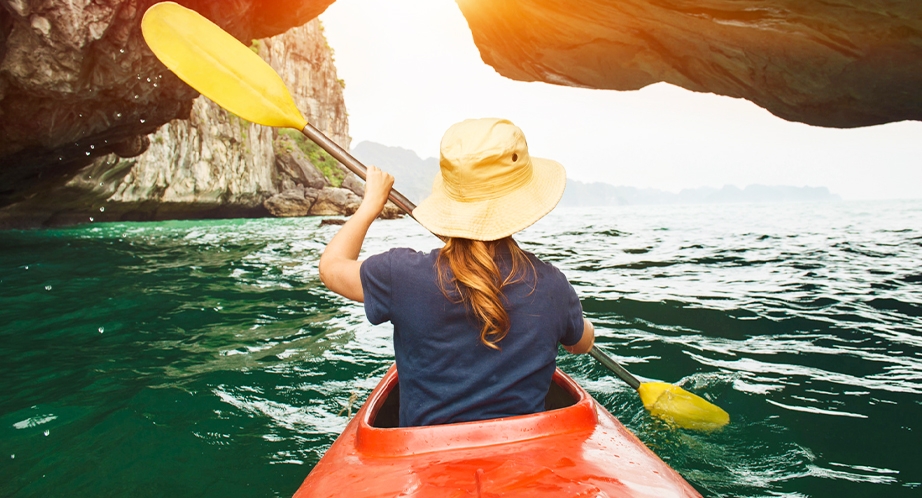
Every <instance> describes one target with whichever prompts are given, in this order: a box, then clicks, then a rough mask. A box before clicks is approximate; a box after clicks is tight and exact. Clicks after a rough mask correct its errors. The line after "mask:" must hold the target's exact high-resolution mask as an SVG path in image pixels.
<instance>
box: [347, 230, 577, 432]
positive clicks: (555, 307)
mask: <svg viewBox="0 0 922 498" xmlns="http://www.w3.org/2000/svg"><path fill="white" fill-rule="evenodd" d="M438 254H439V251H438V249H436V250H434V251H432V252H430V253H428V254H426V253H422V252H417V251H413V250H411V249H391V250H390V251H387V252H385V253H382V254H376V255H374V256H371V257H370V258H368V259H367V260H365V261H364V262H363V263H362V266H361V271H360V274H361V280H362V291H363V292H364V295H365V315H366V316H367V317H368V321H370V322H371V323H373V324H376V325H377V324H379V323H383V322H386V321H390V322H391V323H392V324H393V325H394V353H395V356H396V361H397V372H398V375H399V377H400V425H401V427H411V426H419V425H434V424H447V423H454V422H467V421H473V420H485V419H491V418H498V417H507V416H513V415H525V414H529V413H538V412H541V411H543V410H544V398H545V396H546V395H547V391H548V388H549V387H550V384H551V377H552V375H553V373H554V368H555V367H556V358H557V344H558V343H562V344H564V345H566V346H572V345H574V344H576V343H577V342H579V340H580V338H582V333H583V318H582V317H583V310H582V306H581V305H580V302H579V298H578V297H577V296H576V291H575V290H574V289H573V286H571V285H570V283H569V282H567V279H566V277H565V276H564V275H563V274H562V273H561V272H560V270H558V269H557V268H555V267H553V266H552V265H549V264H547V263H544V262H542V261H540V260H539V259H538V258H536V257H535V256H534V255H533V254H530V253H526V254H527V256H528V258H529V260H530V261H531V263H532V264H533V265H534V267H535V274H536V277H537V282H535V281H534V279H533V278H531V272H530V271H529V269H528V268H526V269H525V271H526V273H525V274H526V275H528V276H529V278H527V279H526V280H525V281H519V282H516V283H514V284H511V285H507V286H506V287H504V288H503V295H504V297H505V299H506V311H507V312H508V313H509V317H510V321H511V328H510V330H509V333H508V334H507V335H506V337H505V338H504V339H503V340H502V341H500V342H499V343H498V346H499V347H500V350H498V351H497V350H495V349H491V348H489V347H487V346H486V345H484V344H483V343H482V342H481V341H480V328H481V326H480V323H479V322H478V321H477V320H476V319H475V318H474V317H473V316H472V313H471V312H470V307H469V306H468V305H467V304H462V303H457V302H452V300H450V299H448V298H446V297H445V295H444V294H443V293H442V290H441V288H440V287H439V282H438V274H437V271H436V259H437V258H438ZM508 260H509V254H508V251H507V250H506V249H505V248H501V246H500V247H498V249H497V263H498V265H499V267H500V271H501V272H502V274H503V275H507V274H508V271H509V264H508ZM449 276H451V274H450V272H449Z"/></svg>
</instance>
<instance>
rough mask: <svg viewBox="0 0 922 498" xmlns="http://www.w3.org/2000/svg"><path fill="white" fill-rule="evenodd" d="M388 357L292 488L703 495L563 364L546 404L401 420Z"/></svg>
mask: <svg viewBox="0 0 922 498" xmlns="http://www.w3.org/2000/svg"><path fill="white" fill-rule="evenodd" d="M398 390H399V384H398V378H397V370H396V368H395V367H391V368H390V370H388V372H387V373H386V374H385V376H384V378H383V379H382V380H381V382H380V383H379V384H378V386H377V387H376V388H375V390H374V391H372V393H371V395H370V396H369V398H368V401H366V402H365V404H364V405H363V406H362V408H361V409H360V410H359V412H358V413H357V414H356V416H355V417H354V418H353V419H352V421H350V422H349V425H348V426H346V429H345V430H344V431H343V433H342V434H341V435H340V436H339V438H337V439H336V441H335V442H334V443H333V446H331V447H330V449H329V450H328V451H327V452H326V454H325V455H324V456H323V458H321V459H320V462H318V463H317V466H316V467H314V470H313V471H312V472H311V473H310V474H309V475H308V476H307V478H306V479H305V480H304V483H303V484H302V485H301V487H300V488H299V489H298V491H297V492H296V493H295V498H307V497H317V498H320V497H340V496H349V497H356V498H358V497H372V496H374V497H385V496H388V497H390V496H416V497H440V498H441V497H481V496H482V497H487V496H503V497H516V496H521V497H525V496H527V497H538V498H540V497H551V496H553V497H560V496H593V497H596V496H619V497H641V496H643V497H658V498H662V497H671V496H680V497H698V496H701V495H700V494H698V492H697V491H695V489H694V488H693V487H692V486H691V485H690V484H689V483H688V482H686V481H685V480H684V479H683V478H682V477H681V476H680V475H679V474H678V473H677V472H676V471H675V470H673V469H672V468H670V467H669V466H668V465H666V463H665V462H663V461H662V460H660V458H659V457H657V456H656V455H655V454H654V453H653V452H652V451H650V450H649V449H648V448H647V447H646V446H644V444H643V443H642V442H640V440H639V439H637V437H636V436H634V435H633V434H632V433H631V432H630V431H628V430H627V429H626V428H625V427H624V426H623V425H622V424H621V422H619V421H618V419H616V418H615V417H614V416H612V415H611V414H610V413H609V412H608V411H607V410H606V409H605V408H604V407H602V406H601V405H600V404H598V403H597V402H596V401H595V400H594V399H592V397H591V396H590V395H589V393H587V392H586V391H585V390H584V389H583V388H582V387H580V386H579V385H578V384H577V383H576V382H575V381H574V380H573V379H571V378H570V377H568V376H567V375H566V374H564V373H563V372H561V371H560V370H559V369H558V370H557V371H556V372H555V373H554V379H553V382H552V383H551V389H550V392H549V393H548V397H547V400H546V403H545V404H546V406H547V408H548V410H547V411H545V412H542V413H535V414H531V415H522V416H517V417H506V418H500V419H493V420H484V421H479V422H465V423H458V424H445V425H435V426H428V427H404V428H400V427H397V410H398V407H399V401H398Z"/></svg>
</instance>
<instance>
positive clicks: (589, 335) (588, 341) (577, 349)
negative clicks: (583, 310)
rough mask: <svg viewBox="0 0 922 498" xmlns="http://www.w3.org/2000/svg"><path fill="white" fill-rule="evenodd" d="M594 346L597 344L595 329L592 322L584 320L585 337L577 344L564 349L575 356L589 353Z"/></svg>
mask: <svg viewBox="0 0 922 498" xmlns="http://www.w3.org/2000/svg"><path fill="white" fill-rule="evenodd" d="M593 344H595V327H593V326H592V322H590V321H589V320H587V319H585V318H583V336H582V337H581V338H580V339H579V342H577V343H576V344H574V345H572V346H564V347H563V348H564V349H566V350H567V351H568V352H570V353H573V354H583V353H588V352H589V350H590V349H592V345H593Z"/></svg>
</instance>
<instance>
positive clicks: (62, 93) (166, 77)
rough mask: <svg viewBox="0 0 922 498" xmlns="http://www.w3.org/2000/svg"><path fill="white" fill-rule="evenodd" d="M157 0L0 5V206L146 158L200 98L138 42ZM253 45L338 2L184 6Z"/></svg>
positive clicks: (196, 1)
mask: <svg viewBox="0 0 922 498" xmlns="http://www.w3.org/2000/svg"><path fill="white" fill-rule="evenodd" d="M154 3H157V2H156V1H155V0H107V1H105V2H48V1H45V0H0V206H5V205H9V204H12V203H15V202H18V201H21V200H23V199H26V198H29V197H30V196H32V195H35V193H36V192H38V191H42V190H43V189H46V188H48V187H50V186H53V185H60V184H61V183H62V182H64V181H66V179H67V178H69V177H71V176H73V175H74V174H75V173H76V172H77V171H78V170H79V169H80V168H82V167H83V166H86V165H87V164H89V163H90V162H91V161H92V160H93V158H95V157H98V156H102V155H105V154H108V153H111V152H115V153H117V154H119V155H122V156H123V157H129V156H131V155H137V154H140V153H141V152H143V151H144V141H143V140H142V138H141V137H144V136H146V135H148V134H150V133H153V132H154V131H156V130H157V128H159V127H160V126H161V125H163V124H165V123H167V122H169V121H171V120H173V119H176V118H188V117H189V113H190V110H191V108H192V100H193V99H194V98H195V97H197V96H198V93H197V92H196V91H194V90H192V89H191V88H189V87H188V86H187V85H186V84H185V83H183V82H182V81H180V80H179V79H178V78H176V77H175V76H174V75H173V74H172V73H170V71H168V70H167V69H166V68H165V67H164V66H163V65H162V64H161V63H160V61H158V60H157V59H156V58H155V57H154V55H153V54H152V53H151V51H150V49H148V48H147V45H146V44H145V42H144V39H143V37H142V36H141V27H140V23H141V17H142V16H143V15H144V12H145V11H146V10H147V8H148V7H149V6H151V5H153V4H154ZM177 3H180V4H182V5H185V6H186V7H189V8H192V9H194V10H196V11H198V12H200V13H201V14H202V15H204V16H205V17H207V18H209V19H211V20H212V21H214V22H215V23H216V24H218V25H219V26H221V27H223V28H224V29H225V30H227V31H228V32H229V33H231V34H232V35H233V36H235V37H236V38H237V39H239V40H241V41H244V43H247V44H249V43H250V42H251V41H252V40H254V39H260V38H264V37H269V36H273V35H277V34H280V33H283V32H285V31H287V30H288V29H289V28H292V27H295V26H300V25H303V24H305V23H307V22H308V21H310V20H311V19H313V18H315V17H317V16H318V15H320V14H321V13H322V12H323V11H324V10H326V8H327V7H328V6H329V5H330V4H332V3H333V0H233V1H209V0H178V2H177Z"/></svg>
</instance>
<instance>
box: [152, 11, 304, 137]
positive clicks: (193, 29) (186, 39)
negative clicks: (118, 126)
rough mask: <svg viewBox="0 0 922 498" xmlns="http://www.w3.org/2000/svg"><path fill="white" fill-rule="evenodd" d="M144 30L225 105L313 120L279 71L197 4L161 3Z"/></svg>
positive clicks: (274, 122) (253, 113)
mask: <svg viewBox="0 0 922 498" xmlns="http://www.w3.org/2000/svg"><path fill="white" fill-rule="evenodd" d="M141 32H142V33H143V35H144V41H146V42H147V45H148V46H150V49H151V50H152V51H153V52H154V55H156V56H157V58H158V59H160V61H161V62H163V64H164V65H166V67H168V68H170V70H171V71H173V72H174V73H176V76H179V78H180V79H182V80H183V81H185V82H186V83H188V84H189V86H191V87H192V88H195V89H196V90H198V91H199V92H201V93H202V95H204V96H206V97H208V98H209V99H211V100H213V101H214V102H215V103H216V104H218V105H219V106H221V107H223V108H225V109H227V110H228V111H230V112H232V113H234V114H236V115H237V116H239V117H241V118H243V119H246V120H248V121H252V122H254V123H259V124H262V125H267V126H280V127H286V128H294V129H296V130H301V129H303V128H304V126H305V125H307V120H306V119H304V116H303V115H301V111H299V110H298V108H297V107H296V106H295V102H294V99H292V98H291V94H290V93H288V89H287V88H285V83H284V82H283V81H282V78H281V77H279V75H278V73H276V72H275V71H274V70H273V69H272V67H271V66H269V64H266V62H265V61H263V60H262V59H260V58H259V56H258V55H256V54H255V53H254V52H253V51H252V50H250V49H249V48H247V47H246V45H244V44H242V43H240V42H239V41H237V39H236V38H234V37H233V36H231V35H229V34H228V33H227V32H225V31H224V30H223V29H221V28H219V27H218V26H217V25H216V24H214V23H213V22H211V21H209V20H208V19H206V18H204V17H202V16H201V15H200V14H199V13H197V12H195V11H194V10H189V9H187V8H185V7H183V6H181V5H178V4H175V3H173V2H163V3H158V4H155V5H153V6H152V7H151V8H149V9H147V12H145V13H144V18H143V19H142V20H141Z"/></svg>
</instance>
